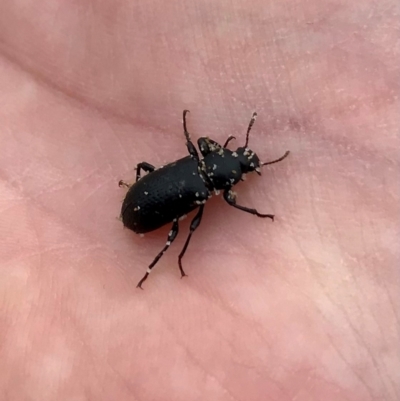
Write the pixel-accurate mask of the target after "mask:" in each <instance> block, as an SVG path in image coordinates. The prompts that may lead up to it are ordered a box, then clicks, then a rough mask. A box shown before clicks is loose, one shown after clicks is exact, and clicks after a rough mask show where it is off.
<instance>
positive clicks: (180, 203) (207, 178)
mask: <svg viewBox="0 0 400 401" xmlns="http://www.w3.org/2000/svg"><path fill="white" fill-rule="evenodd" d="M188 112H189V110H184V111H183V130H184V134H185V138H186V146H187V149H188V151H189V156H186V157H184V158H182V159H179V160H177V161H175V162H172V163H170V164H167V165H166V166H162V167H160V168H158V169H156V168H155V167H154V166H152V165H151V164H149V163H146V162H142V163H139V164H138V165H137V167H136V182H135V183H134V184H133V185H129V184H128V183H126V182H124V181H122V180H121V181H120V182H119V186H120V187H121V186H124V187H127V188H128V189H129V190H128V192H127V194H126V196H125V199H124V201H123V204H122V209H121V219H122V222H123V224H124V226H125V227H127V228H129V229H131V230H133V231H134V232H135V233H138V234H144V233H146V232H149V231H153V230H156V229H157V228H160V227H161V226H163V225H165V224H167V223H171V222H172V228H171V231H170V232H169V234H168V239H167V242H166V244H165V246H164V248H163V249H162V251H161V252H160V253H159V254H158V255H157V256H156V257H155V259H154V260H153V262H152V263H151V264H150V265H149V267H148V269H147V271H146V274H145V275H144V276H143V278H142V279H141V280H140V281H139V283H138V285H137V287H139V288H142V284H143V282H144V281H145V280H146V279H147V276H148V275H149V273H150V272H151V269H152V268H153V267H154V265H155V264H156V263H157V262H158V261H159V259H160V258H161V256H162V255H163V254H164V252H165V251H166V250H167V249H168V248H169V246H170V245H171V243H172V242H173V241H174V239H175V238H176V236H177V234H178V230H179V223H178V222H179V220H180V219H182V218H183V217H186V214H187V213H189V212H191V211H192V210H194V209H196V208H198V209H199V210H198V212H197V213H196V215H195V216H194V218H193V220H192V222H191V224H190V232H189V235H188V237H187V239H186V242H185V245H184V246H183V249H182V251H181V253H180V254H179V257H178V264H179V269H180V271H181V277H184V276H186V274H185V272H184V271H183V268H182V257H183V255H184V254H185V252H186V249H187V247H188V245H189V242H190V238H191V237H192V234H193V232H194V231H195V230H196V228H197V227H198V226H199V225H200V222H201V218H202V216H203V210H204V204H205V203H206V202H207V200H208V199H210V198H211V196H212V195H213V193H215V194H218V193H219V191H220V190H222V191H223V196H224V199H225V201H226V202H228V204H229V205H231V206H233V207H235V208H237V209H240V210H243V211H244V212H247V213H250V214H253V215H256V216H258V217H268V218H270V219H272V220H273V219H274V215H273V214H261V213H259V212H257V210H256V209H250V208H248V207H245V206H240V205H238V204H236V194H235V193H234V192H233V191H232V187H233V186H234V185H236V184H237V183H238V182H239V181H241V180H242V181H243V180H244V179H245V175H246V174H247V173H250V172H252V171H255V172H256V173H257V174H259V175H261V166H266V165H267V164H272V163H277V162H279V161H281V160H283V159H284V158H285V157H287V156H288V155H289V151H287V152H286V153H285V154H284V155H283V156H282V157H280V158H279V159H277V160H273V161H271V162H267V163H262V162H260V160H259V158H258V156H257V155H256V154H255V153H254V152H253V151H252V150H250V149H249V148H248V147H247V145H248V142H249V134H250V130H251V127H252V126H253V124H254V121H255V120H256V117H257V113H253V115H252V117H251V120H250V123H249V126H248V128H247V133H246V143H245V144H244V146H242V147H239V148H237V149H236V151H231V150H229V149H228V148H227V146H228V143H229V142H230V141H231V140H232V139H235V137H234V136H229V137H228V139H227V140H226V141H225V143H224V145H223V146H221V145H220V144H218V143H217V142H215V141H213V140H212V139H209V138H206V137H202V138H200V139H199V140H198V141H197V144H198V147H199V149H200V152H201V155H202V156H203V157H202V158H201V157H200V156H199V153H198V152H197V150H196V148H195V146H194V145H193V142H192V141H191V140H190V136H189V133H188V131H187V129H186V114H187V113H188ZM141 170H144V171H146V172H147V173H148V174H146V175H145V176H144V177H141V176H140V172H141Z"/></svg>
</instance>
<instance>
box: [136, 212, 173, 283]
mask: <svg viewBox="0 0 400 401" xmlns="http://www.w3.org/2000/svg"><path fill="white" fill-rule="evenodd" d="M178 232H179V225H178V219H174V222H173V224H172V228H171V231H170V232H169V233H168V238H167V242H166V243H165V246H164V248H163V249H162V250H161V252H160V253H159V254H158V255H157V256H156V257H155V258H154V260H153V261H152V262H151V264H150V265H149V267H148V268H147V271H146V274H145V275H144V276H143V278H142V279H141V280H140V281H139V283H138V285H137V286H136V287H138V288H141V289H142V290H143V288H142V284H143V282H144V281H145V280H146V279H147V277H148V276H149V274H150V273H151V269H152V268H153V267H154V266H155V265H156V263H157V262H158V261H159V260H160V258H161V256H162V255H164V252H165V251H166V250H167V249H168V248H169V247H170V245H171V244H172V243H173V242H174V239H175V238H176V236H177V235H178Z"/></svg>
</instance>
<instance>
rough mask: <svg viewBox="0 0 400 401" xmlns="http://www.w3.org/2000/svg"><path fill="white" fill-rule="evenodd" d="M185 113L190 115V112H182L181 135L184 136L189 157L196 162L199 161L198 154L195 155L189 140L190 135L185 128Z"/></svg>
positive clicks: (194, 149) (195, 151) (195, 152)
mask: <svg viewBox="0 0 400 401" xmlns="http://www.w3.org/2000/svg"><path fill="white" fill-rule="evenodd" d="M187 113H190V111H189V110H183V133H184V134H185V138H186V147H187V149H188V152H189V154H190V156H192V157H193V158H194V159H196V160H199V154H198V153H197V150H196V148H195V147H194V145H193V142H192V141H191V139H190V134H189V132H188V130H187V128H186V114H187Z"/></svg>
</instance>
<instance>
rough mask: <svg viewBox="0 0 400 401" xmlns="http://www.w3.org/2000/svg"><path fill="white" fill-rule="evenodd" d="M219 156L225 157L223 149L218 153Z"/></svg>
mask: <svg viewBox="0 0 400 401" xmlns="http://www.w3.org/2000/svg"><path fill="white" fill-rule="evenodd" d="M218 154H219V155H220V156H224V151H223V149H222V148H221V149H220V150H219V151H218Z"/></svg>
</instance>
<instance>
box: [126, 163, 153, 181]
mask: <svg viewBox="0 0 400 401" xmlns="http://www.w3.org/2000/svg"><path fill="white" fill-rule="evenodd" d="M155 169H156V168H155V167H154V166H153V165H152V164H150V163H147V162H141V163H138V165H137V166H136V182H138V181H139V180H140V170H144V171H146V173H151V172H152V171H154V170H155ZM120 182H121V181H120Z"/></svg>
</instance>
